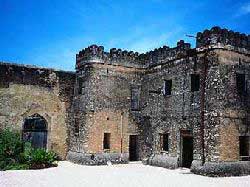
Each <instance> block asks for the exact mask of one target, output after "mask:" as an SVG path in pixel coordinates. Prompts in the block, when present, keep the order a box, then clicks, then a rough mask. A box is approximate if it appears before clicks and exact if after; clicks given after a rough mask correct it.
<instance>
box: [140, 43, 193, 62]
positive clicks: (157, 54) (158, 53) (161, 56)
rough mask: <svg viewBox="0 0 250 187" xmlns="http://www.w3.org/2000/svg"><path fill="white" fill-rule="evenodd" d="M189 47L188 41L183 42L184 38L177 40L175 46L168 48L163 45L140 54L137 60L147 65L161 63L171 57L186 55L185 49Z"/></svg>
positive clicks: (171, 58)
mask: <svg viewBox="0 0 250 187" xmlns="http://www.w3.org/2000/svg"><path fill="white" fill-rule="evenodd" d="M190 48H191V44H190V43H185V42H184V40H180V41H179V42H177V46H176V47H174V48H170V47H168V46H163V47H160V48H158V49H155V50H153V51H149V52H147V53H145V54H141V55H139V57H138V60H139V61H140V62H141V63H142V64H146V65H147V66H150V65H155V64H161V63H164V62H167V61H170V60H173V59H177V58H181V57H184V56H186V55H187V51H188V50H189V49H190Z"/></svg>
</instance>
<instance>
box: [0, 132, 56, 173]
mask: <svg viewBox="0 0 250 187" xmlns="http://www.w3.org/2000/svg"><path fill="white" fill-rule="evenodd" d="M56 160H57V155H56V154H55V153H54V152H52V151H46V150H45V149H34V148H32V147H31V144H30V143H27V142H26V143H24V142H23V141H22V140H21V137H20V134H19V133H16V132H13V131H11V130H9V129H4V130H0V170H18V169H41V168H48V167H52V166H56V165H57V164H56Z"/></svg>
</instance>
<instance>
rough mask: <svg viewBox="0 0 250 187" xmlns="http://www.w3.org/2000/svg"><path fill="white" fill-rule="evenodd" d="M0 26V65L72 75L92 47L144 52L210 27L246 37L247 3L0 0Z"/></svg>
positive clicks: (248, 25)
mask: <svg viewBox="0 0 250 187" xmlns="http://www.w3.org/2000/svg"><path fill="white" fill-rule="evenodd" d="M0 24H1V26H0V61H9V62H15V63H22V64H34V65H37V66H43V67H50V68H57V69H63V70H74V65H75V54H76V53H77V52H78V51H79V50H81V49H82V48H85V47H87V46H89V45H91V44H94V43H95V44H98V45H103V46H104V47H105V50H107V51H108V50H109V49H110V48H112V47H116V48H122V49H128V50H135V51H138V52H145V51H147V50H151V49H154V48H157V47H160V46H162V45H169V46H172V47H173V46H175V44H176V42H177V41H178V40H180V39H184V40H186V41H188V42H193V41H192V40H191V39H188V38H186V37H185V35H186V34H194V35H195V34H196V33H197V32H198V31H203V30H204V29H206V28H211V27H212V26H214V25H219V26H221V27H226V28H230V29H233V30H236V31H239V32H243V33H247V34H249V33H250V32H249V30H250V0H242V1H241V0H238V1H236V0H235V1H232V0H210V1H209V0H189V1H188V0H186V1H178V0H144V1H139V0H134V1H133V0H128V1H127V0H123V1H119V0H116V1H114V0H113V1H112V0H81V1H80V0H0ZM193 46H194V45H193Z"/></svg>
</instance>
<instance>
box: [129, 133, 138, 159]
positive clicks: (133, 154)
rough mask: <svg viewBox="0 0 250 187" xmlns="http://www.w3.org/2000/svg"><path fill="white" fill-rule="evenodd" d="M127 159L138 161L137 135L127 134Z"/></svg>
mask: <svg viewBox="0 0 250 187" xmlns="http://www.w3.org/2000/svg"><path fill="white" fill-rule="evenodd" d="M129 160H130V161H138V136H137V135H130V136H129Z"/></svg>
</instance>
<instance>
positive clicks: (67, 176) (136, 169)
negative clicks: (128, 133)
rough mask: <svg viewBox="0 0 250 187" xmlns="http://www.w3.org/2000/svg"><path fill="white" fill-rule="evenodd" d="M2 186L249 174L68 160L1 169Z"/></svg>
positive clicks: (203, 180)
mask: <svg viewBox="0 0 250 187" xmlns="http://www.w3.org/2000/svg"><path fill="white" fill-rule="evenodd" d="M0 186H1V187H12V186H27V187H30V186H50V187H53V186H58V187H64V186H65V187H66V186H85V187H92V186H98V187H102V186H109V187H110V186H116V187H120V186H124V187H130V186H131V187H132V186H133V187H140V186H141V187H147V186H148V187H158V186H164V187H165V186H192V187H195V186H202V187H206V186H209V187H211V186H213V187H215V186H220V187H223V186H226V187H230V186H232V187H236V186H240V187H244V186H250V176H242V177H224V178H211V177H204V176H199V175H195V174H192V173H191V172H190V171H189V169H186V168H179V169H176V170H169V169H165V168H160V167H152V166H145V165H143V164H142V163H140V162H135V163H130V164H122V165H109V166H83V165H77V164H73V163H70V162H68V161H62V162H59V165H58V167H55V168H49V169H42V170H18V171H14V170H13V171H0Z"/></svg>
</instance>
